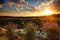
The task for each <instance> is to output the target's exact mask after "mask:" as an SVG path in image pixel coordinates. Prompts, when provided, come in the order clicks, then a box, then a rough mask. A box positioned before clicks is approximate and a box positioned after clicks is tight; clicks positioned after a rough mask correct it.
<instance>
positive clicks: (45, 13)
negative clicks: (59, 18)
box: [43, 9, 54, 15]
mask: <svg viewBox="0 0 60 40" xmlns="http://www.w3.org/2000/svg"><path fill="white" fill-rule="evenodd" d="M53 13H54V11H52V10H50V9H45V10H44V11H43V14H44V15H51V14H53Z"/></svg>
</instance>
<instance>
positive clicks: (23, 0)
mask: <svg viewBox="0 0 60 40" xmlns="http://www.w3.org/2000/svg"><path fill="white" fill-rule="evenodd" d="M27 5H28V2H26V1H25V0H19V3H17V4H16V6H17V7H19V6H27Z"/></svg>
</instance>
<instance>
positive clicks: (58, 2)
mask: <svg viewBox="0 0 60 40" xmlns="http://www.w3.org/2000/svg"><path fill="white" fill-rule="evenodd" d="M53 7H54V9H55V10H57V11H60V0H54V2H53Z"/></svg>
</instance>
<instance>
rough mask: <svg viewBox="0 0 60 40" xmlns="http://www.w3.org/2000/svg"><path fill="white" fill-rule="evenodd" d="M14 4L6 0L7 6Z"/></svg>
mask: <svg viewBox="0 0 60 40" xmlns="http://www.w3.org/2000/svg"><path fill="white" fill-rule="evenodd" d="M14 4H15V3H14V2H10V1H8V2H7V5H8V6H13V5H14Z"/></svg>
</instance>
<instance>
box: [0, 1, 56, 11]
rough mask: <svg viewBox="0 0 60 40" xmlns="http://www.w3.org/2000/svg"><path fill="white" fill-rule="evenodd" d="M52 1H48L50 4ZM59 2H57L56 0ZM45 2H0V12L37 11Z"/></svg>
mask: <svg viewBox="0 0 60 40" xmlns="http://www.w3.org/2000/svg"><path fill="white" fill-rule="evenodd" d="M48 1H50V0H46V2H48ZM55 1H56V2H57V0H55ZM43 2H45V0H0V10H9V11H14V12H25V11H31V10H33V11H34V10H35V9H36V8H37V7H38V6H39V5H40V4H41V3H43Z"/></svg>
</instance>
